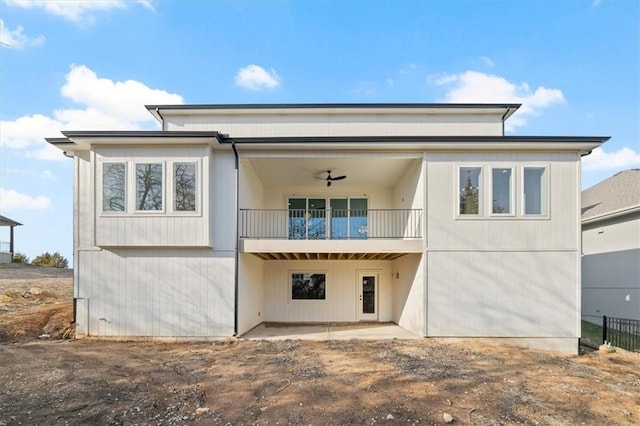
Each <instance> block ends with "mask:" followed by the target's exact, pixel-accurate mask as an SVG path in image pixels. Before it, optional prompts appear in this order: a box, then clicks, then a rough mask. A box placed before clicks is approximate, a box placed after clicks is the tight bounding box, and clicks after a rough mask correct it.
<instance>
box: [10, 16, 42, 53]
mask: <svg viewBox="0 0 640 426" xmlns="http://www.w3.org/2000/svg"><path fill="white" fill-rule="evenodd" d="M23 31H24V28H22V27H21V26H20V25H18V26H17V27H16V29H15V30H11V29H9V27H7V26H6V25H5V24H4V21H3V20H2V19H0V45H2V46H4V47H12V48H14V49H22V48H23V47H29V46H34V47H35V46H42V45H43V44H44V41H45V37H44V36H43V35H39V36H38V37H29V36H27V35H26V34H24V32H23Z"/></svg>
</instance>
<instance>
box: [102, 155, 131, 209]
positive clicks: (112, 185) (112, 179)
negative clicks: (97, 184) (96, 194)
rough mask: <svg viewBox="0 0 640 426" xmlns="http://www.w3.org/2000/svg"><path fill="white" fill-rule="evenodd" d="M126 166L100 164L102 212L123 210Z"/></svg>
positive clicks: (120, 164) (122, 164)
mask: <svg viewBox="0 0 640 426" xmlns="http://www.w3.org/2000/svg"><path fill="white" fill-rule="evenodd" d="M125 166H126V164H125V163H103V164H102V211H105V212H123V211H124V210H125V188H126V169H125Z"/></svg>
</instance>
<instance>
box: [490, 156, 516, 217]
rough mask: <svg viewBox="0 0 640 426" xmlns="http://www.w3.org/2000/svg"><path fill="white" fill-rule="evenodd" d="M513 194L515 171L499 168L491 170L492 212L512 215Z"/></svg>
mask: <svg viewBox="0 0 640 426" xmlns="http://www.w3.org/2000/svg"><path fill="white" fill-rule="evenodd" d="M512 193H513V169H511V168H508V167H497V168H493V169H491V212H492V213H493V214H511V213H513V207H512V202H513V201H512V200H513V197H512Z"/></svg>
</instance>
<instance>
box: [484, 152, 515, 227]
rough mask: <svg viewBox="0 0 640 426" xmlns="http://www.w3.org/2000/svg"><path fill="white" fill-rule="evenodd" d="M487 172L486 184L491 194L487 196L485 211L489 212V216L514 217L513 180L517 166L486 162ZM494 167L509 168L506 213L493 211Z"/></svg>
mask: <svg viewBox="0 0 640 426" xmlns="http://www.w3.org/2000/svg"><path fill="white" fill-rule="evenodd" d="M486 169H487V171H486V173H487V174H488V179H487V181H488V182H489V185H487V186H488V187H489V188H490V189H489V191H488V193H489V194H491V196H490V197H487V201H486V202H487V206H486V211H487V212H488V213H489V216H491V217H515V216H516V203H515V199H516V192H515V187H516V185H515V182H516V174H517V168H516V167H515V166H514V165H513V164H499V163H496V164H488V165H487V167H486ZM496 169H509V170H511V179H510V181H509V211H508V212H507V213H495V212H494V211H493V200H494V197H493V171H494V170H496Z"/></svg>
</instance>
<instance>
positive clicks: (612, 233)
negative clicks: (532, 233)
mask: <svg viewBox="0 0 640 426" xmlns="http://www.w3.org/2000/svg"><path fill="white" fill-rule="evenodd" d="M582 251H583V257H582V315H583V319H585V320H587V321H591V322H595V323H601V321H602V316H603V315H607V316H610V317H616V318H630V319H637V320H640V214H637V213H636V214H634V215H627V216H625V217H619V218H616V219H612V220H604V221H601V222H599V223H591V224H588V225H584V226H583V232H582Z"/></svg>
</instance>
